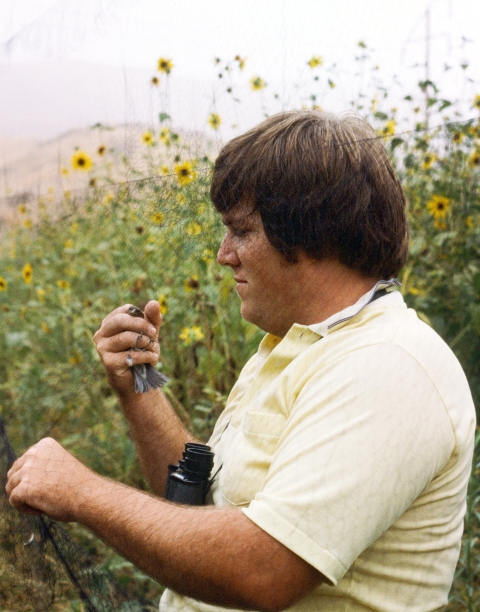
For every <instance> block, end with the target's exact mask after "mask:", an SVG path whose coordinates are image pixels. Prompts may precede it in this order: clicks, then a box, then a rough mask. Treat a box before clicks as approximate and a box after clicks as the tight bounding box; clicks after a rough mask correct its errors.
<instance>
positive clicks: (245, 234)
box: [217, 204, 304, 336]
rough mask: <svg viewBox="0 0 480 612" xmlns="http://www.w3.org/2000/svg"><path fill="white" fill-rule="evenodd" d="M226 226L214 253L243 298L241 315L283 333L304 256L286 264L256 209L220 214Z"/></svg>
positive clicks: (237, 208)
mask: <svg viewBox="0 0 480 612" xmlns="http://www.w3.org/2000/svg"><path fill="white" fill-rule="evenodd" d="M222 221H223V223H224V225H226V227H227V231H226V234H225V236H224V238H223V242H222V244H221V246H220V249H219V251H218V254H217V260H218V263H220V264H221V265H222V266H230V267H231V268H232V270H233V273H234V279H235V280H236V281H237V287H236V289H237V293H238V295H239V296H240V298H241V300H242V304H241V308H240V312H241V315H242V317H243V318H244V319H245V320H246V321H249V322H250V323H254V324H255V325H257V326H258V327H260V329H263V330H264V331H267V332H270V333H273V334H275V335H277V336H284V335H285V334H286V333H287V331H288V330H289V329H290V327H291V325H292V324H293V323H294V322H295V316H294V310H295V307H296V306H297V307H298V300H299V298H300V299H301V296H300V295H298V288H299V281H300V284H301V278H299V273H300V277H301V276H302V274H301V269H302V263H303V261H304V260H303V258H300V261H299V263H298V264H289V263H288V262H287V261H286V260H285V259H284V258H283V256H282V255H281V254H280V253H279V252H278V251H277V250H276V249H275V248H274V247H273V246H272V245H271V243H270V242H269V240H268V238H267V236H266V235H265V231H264V229H263V224H262V220H261V217H260V213H259V212H252V209H251V207H248V206H244V205H241V204H239V205H237V206H235V207H234V208H233V209H232V210H231V211H230V212H228V213H226V214H224V215H223V216H222Z"/></svg>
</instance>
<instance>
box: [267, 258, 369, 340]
mask: <svg viewBox="0 0 480 612" xmlns="http://www.w3.org/2000/svg"><path fill="white" fill-rule="evenodd" d="M294 265H298V272H299V275H298V277H297V279H298V283H297V282H296V283H295V287H294V292H295V294H294V296H293V295H292V300H290V303H289V304H288V305H286V309H285V311H284V312H283V316H282V317H281V320H280V318H279V320H278V321H277V322H275V323H278V325H275V328H276V329H275V331H273V330H272V331H271V332H270V333H274V334H275V335H277V336H280V337H283V336H285V334H286V333H287V332H288V330H289V329H290V327H291V326H292V325H293V324H294V323H299V324H301V325H313V324H314V323H321V322H322V321H325V319H328V318H329V317H331V316H332V315H334V314H335V313H337V312H340V311H341V310H343V309H344V308H347V307H348V306H351V305H352V304H355V302H357V300H359V299H360V298H361V297H362V295H364V294H365V293H367V292H368V291H370V290H371V289H372V288H373V287H374V285H375V283H376V282H377V281H378V280H380V279H377V278H371V277H366V276H363V275H362V274H361V273H360V272H357V271H356V270H352V269H351V268H348V267H347V266H344V265H343V264H341V263H339V262H338V261H335V260H322V261H316V260H313V261H312V260H307V259H306V258H304V259H303V260H302V259H301V260H300V261H299V263H298V264H294ZM266 331H270V330H266Z"/></svg>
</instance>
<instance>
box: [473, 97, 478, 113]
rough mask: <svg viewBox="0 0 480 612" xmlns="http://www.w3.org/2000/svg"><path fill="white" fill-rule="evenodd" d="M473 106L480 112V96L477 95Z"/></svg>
mask: <svg viewBox="0 0 480 612" xmlns="http://www.w3.org/2000/svg"><path fill="white" fill-rule="evenodd" d="M473 106H474V107H475V108H478V109H479V110H480V94H477V95H476V96H475V98H474V99H473Z"/></svg>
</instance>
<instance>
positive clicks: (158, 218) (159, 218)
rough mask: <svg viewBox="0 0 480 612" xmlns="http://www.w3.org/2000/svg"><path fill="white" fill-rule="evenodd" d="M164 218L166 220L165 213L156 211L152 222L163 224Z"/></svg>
mask: <svg viewBox="0 0 480 612" xmlns="http://www.w3.org/2000/svg"><path fill="white" fill-rule="evenodd" d="M164 220H165V215H164V214H163V213H161V212H156V213H155V214H154V215H153V216H152V222H153V223H155V225H162V223H163V222H164Z"/></svg>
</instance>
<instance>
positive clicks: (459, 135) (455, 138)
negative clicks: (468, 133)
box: [452, 132, 465, 144]
mask: <svg viewBox="0 0 480 612" xmlns="http://www.w3.org/2000/svg"><path fill="white" fill-rule="evenodd" d="M464 138H465V135H464V134H462V132H454V133H453V136H452V141H453V142H454V143H455V144H460V143H461V142H462V140H463V139H464Z"/></svg>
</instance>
